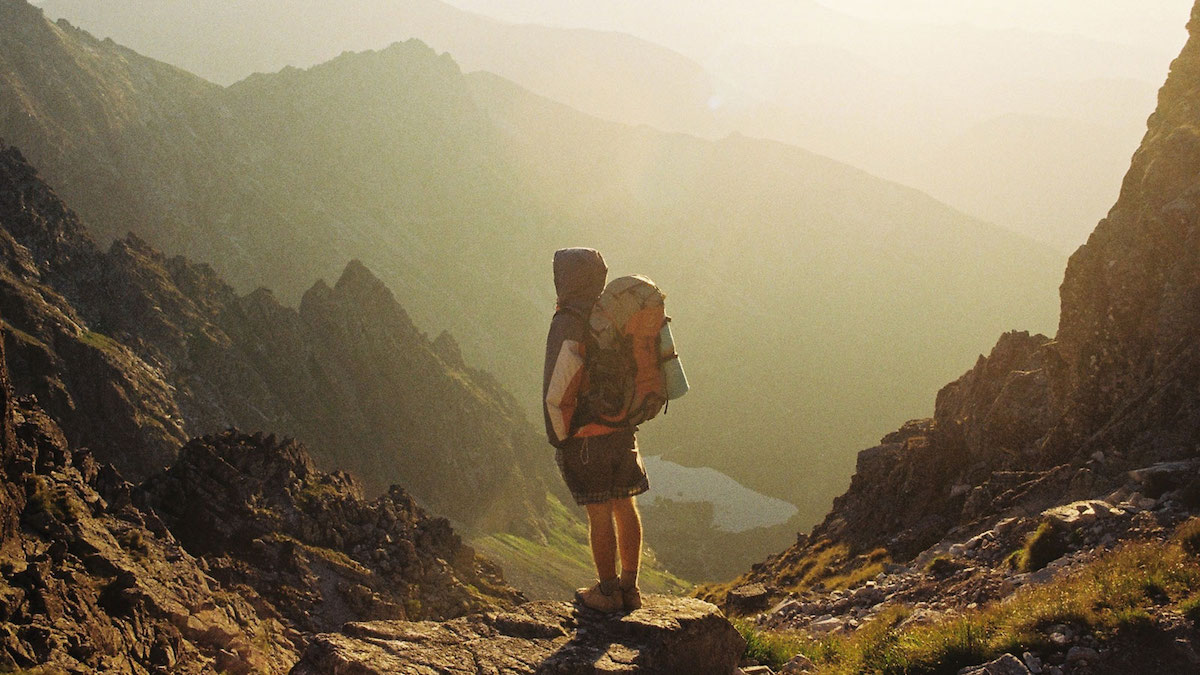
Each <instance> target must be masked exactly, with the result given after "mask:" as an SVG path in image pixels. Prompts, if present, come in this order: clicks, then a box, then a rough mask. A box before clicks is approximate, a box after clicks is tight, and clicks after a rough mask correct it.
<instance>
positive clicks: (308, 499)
mask: <svg viewBox="0 0 1200 675" xmlns="http://www.w3.org/2000/svg"><path fill="white" fill-rule="evenodd" d="M339 494H340V492H339V491H338V489H337V488H336V487H334V486H333V485H332V484H331V483H327V482H325V481H322V480H319V479H318V478H316V477H315V476H309V477H308V478H307V479H306V480H305V481H304V484H303V485H302V486H301V487H300V491H299V492H298V493H297V494H296V500H297V501H299V502H300V503H302V504H317V503H319V502H321V501H322V500H324V499H329V498H333V497H337V496H338V495H339Z"/></svg>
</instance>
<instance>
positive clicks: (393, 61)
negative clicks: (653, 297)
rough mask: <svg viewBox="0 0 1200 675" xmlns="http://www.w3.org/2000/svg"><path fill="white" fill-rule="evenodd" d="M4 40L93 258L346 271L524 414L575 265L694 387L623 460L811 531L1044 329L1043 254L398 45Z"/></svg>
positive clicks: (23, 119)
mask: <svg viewBox="0 0 1200 675" xmlns="http://www.w3.org/2000/svg"><path fill="white" fill-rule="evenodd" d="M0 19H3V20H2V21H0V41H2V42H0V45H2V46H3V49H0V83H2V84H0V86H3V87H4V88H5V89H6V90H9V91H14V92H20V95H19V96H14V97H5V98H4V99H3V100H0V134H2V135H3V136H4V137H5V138H6V139H7V140H8V141H9V142H11V143H14V144H16V145H17V146H18V147H20V148H21V149H22V150H23V151H24V152H26V153H27V154H28V156H29V157H30V158H31V160H32V161H33V162H34V164H35V165H37V166H39V167H40V168H41V170H42V171H43V173H44V175H45V176H46V178H47V180H48V181H49V182H50V183H51V184H52V185H53V186H54V187H55V189H56V190H58V191H59V192H60V193H61V194H62V195H63V196H64V197H65V198H66V200H67V201H68V203H70V204H72V205H74V206H75V208H77V209H78V210H79V212H80V214H81V216H82V217H83V219H84V220H85V221H86V222H87V223H88V225H89V227H90V228H91V229H92V231H93V232H94V233H95V235H96V237H97V238H98V239H99V240H100V241H102V242H108V241H111V240H114V239H118V238H120V239H123V238H124V234H125V232H127V231H129V230H132V231H133V232H134V233H135V234H137V235H138V237H140V238H141V239H143V240H145V241H146V242H147V243H148V244H149V245H151V246H153V247H154V248H156V249H159V250H163V251H167V252H170V253H173V254H174V253H181V254H185V255H187V256H188V257H190V258H193V259H195V260H202V261H205V262H207V263H209V264H211V265H212V267H213V269H214V270H215V271H216V272H217V273H219V274H220V275H221V276H222V277H223V278H224V279H227V280H228V281H229V282H230V283H231V284H232V285H233V288H234V289H236V290H237V292H239V293H250V292H251V291H253V289H254V288H256V287H258V286H269V287H271V288H274V289H276V292H277V293H278V294H279V298H280V300H281V302H282V303H283V304H286V303H289V302H294V301H296V300H298V299H299V298H300V297H301V296H302V295H304V293H305V291H306V290H307V289H309V288H310V286H311V284H312V279H314V278H322V277H323V278H336V277H337V276H339V273H340V270H341V268H342V267H343V266H344V265H345V261H346V260H348V259H355V258H357V259H360V260H361V261H362V262H363V263H364V265H365V266H366V267H368V268H370V269H371V270H373V271H374V272H375V273H376V274H378V276H379V278H380V280H382V282H383V283H384V284H385V285H386V286H388V287H390V288H391V289H393V290H394V292H395V293H396V297H397V300H399V302H400V303H401V304H402V305H403V306H404V307H405V309H406V310H407V311H408V312H409V313H411V315H412V319H413V323H414V324H415V325H416V326H423V327H427V329H431V330H435V331H440V330H442V329H448V330H449V331H450V332H452V333H453V334H454V335H455V336H456V338H457V340H458V342H459V343H460V344H461V347H462V352H463V354H464V358H465V360H466V361H467V362H470V363H474V364H479V365H480V366H481V367H483V368H486V369H487V370H490V371H492V372H495V373H496V374H497V376H498V378H499V380H500V382H502V383H504V384H505V385H506V386H507V387H508V388H509V389H510V390H512V391H514V392H515V393H516V394H517V395H518V399H519V400H520V401H521V403H522V406H528V407H527V410H528V409H533V410H536V405H537V400H538V396H537V393H536V392H537V377H538V373H537V372H536V366H535V365H533V364H538V363H540V362H541V359H540V351H541V349H542V344H541V343H542V339H543V336H544V331H545V325H546V322H547V320H548V317H549V313H550V311H551V310H552V307H553V291H552V285H551V283H550V278H549V277H550V274H549V260H550V254H551V253H552V251H553V250H554V248H556V247H558V246H562V245H578V244H581V243H582V244H590V245H594V246H597V247H599V248H601V249H603V250H604V252H605V254H606V256H608V258H609V260H610V262H611V264H612V265H613V272H614V273H617V274H619V273H624V272H632V271H639V272H643V273H646V274H650V275H651V276H653V277H654V278H655V279H656V280H657V281H659V282H660V283H661V284H662V285H663V287H664V288H665V289H667V291H668V293H669V294H670V311H671V312H672V314H674V316H675V318H676V320H677V324H676V325H677V326H678V332H679V335H678V337H679V341H680V345H681V348H682V349H683V350H684V352H685V353H686V357H685V358H686V359H687V363H688V368H689V372H690V374H691V375H692V377H693V379H694V381H695V383H696V385H697V386H696V391H695V392H694V393H693V394H692V395H690V396H689V397H688V399H687V400H686V401H685V402H684V403H682V404H681V405H679V406H673V407H672V410H671V412H670V414H669V415H667V416H666V418H665V420H664V421H661V422H660V421H655V422H654V423H653V424H652V425H648V426H647V427H646V428H645V430H644V443H645V445H646V446H647V447H648V448H653V451H654V452H656V453H657V452H660V451H661V452H663V453H664V454H665V455H666V456H667V458H669V459H672V460H674V461H678V462H682V463H685V464H690V465H705V466H712V467H714V468H716V469H718V470H720V471H722V472H724V473H726V474H728V475H730V476H732V477H734V478H736V479H737V480H739V481H740V482H741V483H743V484H745V485H747V486H748V487H751V488H753V489H755V490H758V491H760V492H764V493H766V494H769V495H771V496H775V497H779V498H782V499H785V500H787V501H789V502H791V503H794V504H796V505H797V506H798V507H800V509H801V512H802V514H803V515H804V517H805V518H807V519H809V520H810V521H811V520H815V519H816V518H818V517H819V514H821V513H823V512H824V510H825V508H826V506H827V504H828V501H829V499H831V498H832V496H833V495H834V494H836V493H837V492H838V490H840V487H841V485H843V484H844V480H845V479H844V477H845V476H846V475H848V473H849V471H850V463H851V457H850V454H849V453H848V452H845V451H843V450H842V448H849V447H852V446H853V445H854V444H856V443H865V442H866V439H869V438H871V437H873V436H876V435H877V434H878V433H881V432H882V430H883V429H886V428H887V427H888V426H889V425H890V424H894V423H895V422H894V421H895V420H897V419H903V418H906V417H911V416H913V415H914V414H919V413H920V412H921V411H922V410H923V409H924V406H925V402H924V401H923V396H922V395H921V392H923V391H925V390H927V389H928V388H929V387H931V386H933V385H934V383H936V382H938V381H941V380H944V379H946V378H948V377H949V376H950V374H951V373H953V372H954V371H956V370H957V369H958V368H960V367H961V364H963V363H966V362H969V361H970V360H972V359H973V358H974V357H975V355H976V354H977V352H978V349H979V345H982V344H984V340H986V339H987V338H988V336H990V335H994V334H995V333H996V332H997V331H1001V330H1005V329H1008V328H1010V327H1012V326H1031V327H1034V328H1043V329H1046V330H1049V329H1050V328H1052V327H1053V325H1054V319H1053V316H1054V302H1053V289H1054V287H1055V286H1056V279H1055V274H1054V270H1055V268H1056V267H1058V265H1059V264H1060V258H1059V256H1058V255H1057V254H1055V253H1054V252H1052V251H1050V250H1049V249H1047V248H1044V247H1042V246H1039V245H1036V244H1034V243H1033V242H1031V241H1029V240H1027V239H1025V238H1022V237H1019V236H1014V235H1012V234H1010V233H1008V232H1007V231H1004V230H1002V229H1000V228H996V227H992V226H990V225H987V224H984V223H981V222H979V221H975V220H973V219H971V218H969V217H966V216H964V215H962V214H961V213H959V212H956V211H954V210H952V209H949V208H947V207H945V206H944V205H942V204H940V203H938V202H936V201H934V200H933V199H931V198H929V197H927V196H925V195H923V194H921V193H919V192H917V191H915V190H911V189H908V188H904V187H901V186H898V185H895V184H892V183H888V182H886V181H882V180H879V179H876V178H873V177H871V176H869V175H868V174H865V173H863V172H861V171H859V170H856V169H853V168H851V167H848V166H845V165H842V164H839V163H837V162H834V161H832V160H829V159H826V158H824V157H820V156H817V155H814V154H811V153H807V152H804V151H802V150H798V149H796V148H792V147H789V146H786V145H783V144H780V143H773V142H767V141H757V140H751V139H747V138H743V137H730V138H727V139H725V140H722V141H718V142H713V141H705V140H700V139H697V138H693V137H688V136H683V135H675V134H665V133H662V132H659V131H655V130H653V129H649V128H645V127H643V128H630V127H628V126H625V125H621V124H618V123H610V122H604V121H601V120H598V119H595V118H592V117H589V116H587V115H584V114H582V113H579V112H576V111H574V110H572V109H570V108H568V107H566V106H563V105H561V104H557V103H554V102H552V101H550V100H547V99H543V98H539V97H537V96H534V95H531V94H530V93H529V92H527V91H525V90H523V89H521V88H520V87H518V86H516V85H513V84H512V83H510V82H507V81H505V80H503V79H501V78H498V77H495V76H492V75H487V74H482V73H480V74H475V75H471V76H463V75H462V74H461V72H460V71H459V69H458V67H457V66H456V64H455V63H454V62H453V61H452V60H451V58H450V57H448V56H439V55H437V54H436V53H434V52H433V51H432V50H430V49H429V48H428V47H426V46H424V45H422V44H419V43H416V42H410V43H405V44H398V45H395V46H393V47H390V48H388V49H386V50H383V51H380V52H369V53H362V54H347V55H344V56H341V57H339V58H337V59H335V60H333V61H331V62H329V63H326V64H322V65H320V66H316V67H314V68H312V69H309V70H297V69H285V70H284V71H282V72H280V73H278V74H274V75H259V76H255V77H251V78H248V79H246V80H244V81H242V82H240V83H238V84H236V85H234V86H232V87H228V88H221V87H218V86H216V85H212V84H209V83H207V82H204V81H202V80H200V79H199V78H196V77H194V76H191V75H189V74H187V73H185V72H183V71H180V70H178V69H175V68H172V67H169V66H166V65H163V64H161V63H158V62H155V61H152V60H149V59H146V58H143V57H140V56H138V55H137V54H135V53H133V52H131V51H129V50H128V49H125V48H123V47H120V46H119V45H116V44H114V43H111V42H104V41H98V40H96V39H94V38H92V37H91V36H89V35H87V34H86V33H84V32H82V31H79V30H77V29H74V28H71V27H70V26H68V25H65V24H60V25H56V24H51V23H49V22H48V21H46V20H45V19H44V18H43V17H42V16H41V14H40V12H39V11H38V10H37V9H35V8H33V7H31V6H29V5H27V4H24V3H21V2H17V1H16V0H5V2H4V3H3V4H2V5H0ZM356 276H357V275H353V274H352V275H351V277H356ZM333 290H334V291H335V294H336V291H337V289H333ZM314 293H315V295H314ZM309 295H310V297H309V299H308V301H306V302H305V303H302V311H301V314H303V313H304V311H303V307H304V306H305V305H307V304H309V302H311V301H312V300H315V299H316V297H318V296H320V297H324V296H325V295H326V290H324V289H322V288H318V289H316V290H315V291H313V293H310V294H309ZM250 297H251V298H257V297H260V296H259V295H251V296H250ZM330 316H331V317H332V316H334V315H330ZM364 318H365V317H364ZM323 330H328V331H330V332H329V333H328V334H329V335H333V334H334V333H333V332H332V330H333V329H332V328H331V327H328V326H327V327H325V328H323ZM424 344H427V345H429V344H430V343H424ZM422 349H423V350H424V349H430V350H432V349H434V348H433V347H432V346H431V345H430V346H427V347H422ZM438 358H439V360H442V362H443V363H445V360H444V358H442V357H438ZM470 388H471V387H468V389H470ZM381 414H383V413H381ZM506 414H507V413H506ZM389 424H390V422H387V421H386V420H384V419H382V418H380V419H378V424H376V422H374V421H373V422H370V424H368V425H367V427H364V428H372V429H375V430H376V431H378V432H379V433H383V431H382V430H384V429H387V428H389V427H388V425H389ZM428 431H429V433H431V434H434V433H437V430H435V429H429V430H428ZM463 433H468V431H463ZM854 439H863V440H860V441H857V442H856V441H855V440H854ZM450 442H451V441H448V440H445V439H443V440H441V441H438V443H437V444H435V445H434V446H433V447H438V446H440V444H441V443H450ZM481 442H483V441H481ZM471 443H472V445H474V443H475V441H471ZM522 443H523V442H522ZM314 445H315V446H318V448H319V444H317V443H314ZM486 445H487V443H486V442H484V446H486ZM503 445H504V446H505V447H509V443H508V442H507V441H505V442H504V443H503ZM484 446H480V447H484ZM512 447H514V448H517V447H522V446H520V445H519V444H514V445H513V446H512ZM514 451H515V450H514ZM522 452H523V451H522ZM435 454H436V453H435ZM439 461H440V459H439ZM446 461H457V460H451V459H450V458H446ZM503 463H504V462H501V464H503ZM781 466H786V467H796V468H795V470H791V469H789V470H787V471H781V470H779V467H781ZM502 482H503V481H502ZM413 489H414V492H416V493H417V494H418V495H420V494H421V493H420V492H418V491H417V486H416V485H415V484H414V486H413ZM458 508H467V507H465V506H461V505H460V506H459V507H458ZM470 508H474V507H470Z"/></svg>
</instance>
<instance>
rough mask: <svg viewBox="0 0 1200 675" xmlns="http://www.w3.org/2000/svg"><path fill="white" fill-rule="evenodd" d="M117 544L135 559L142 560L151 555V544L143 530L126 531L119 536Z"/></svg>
mask: <svg viewBox="0 0 1200 675" xmlns="http://www.w3.org/2000/svg"><path fill="white" fill-rule="evenodd" d="M117 543H119V544H120V545H121V548H123V549H125V550H126V551H128V552H129V553H130V555H132V556H133V557H134V558H135V559H138V560H142V559H144V558H145V557H146V556H148V555H150V544H149V542H147V541H146V536H145V535H144V534H142V531H141V530H133V529H130V530H126V531H124V532H122V533H121V534H119V535H117Z"/></svg>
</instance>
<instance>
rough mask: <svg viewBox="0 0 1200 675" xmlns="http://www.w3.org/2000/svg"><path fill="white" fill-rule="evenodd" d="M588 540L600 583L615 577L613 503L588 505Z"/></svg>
mask: <svg viewBox="0 0 1200 675" xmlns="http://www.w3.org/2000/svg"><path fill="white" fill-rule="evenodd" d="M586 508H587V516H588V538H589V539H590V540H591V543H592V560H593V561H594V562H595V563H596V576H597V577H599V579H600V581H607V580H609V579H615V578H616V577H617V533H616V531H615V530H614V529H613V502H611V501H610V502H605V503H603V504H588V505H587V507H586Z"/></svg>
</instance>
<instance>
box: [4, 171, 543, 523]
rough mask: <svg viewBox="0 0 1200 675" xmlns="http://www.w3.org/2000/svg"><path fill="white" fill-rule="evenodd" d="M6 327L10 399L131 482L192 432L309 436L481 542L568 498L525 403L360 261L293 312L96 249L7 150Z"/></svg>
mask: <svg viewBox="0 0 1200 675" xmlns="http://www.w3.org/2000/svg"><path fill="white" fill-rule="evenodd" d="M0 316H3V317H4V321H5V323H6V325H7V326H8V327H10V329H11V330H8V331H5V336H6V341H7V344H8V347H9V354H10V363H11V367H12V373H13V381H14V386H15V388H16V390H17V391H18V392H19V393H21V394H34V395H36V396H37V398H38V400H39V402H41V404H42V405H43V406H45V407H46V409H47V411H48V412H50V414H51V415H52V416H53V417H54V418H55V419H56V420H59V421H60V423H61V424H62V426H63V430H64V431H65V432H66V434H67V437H68V438H69V439H70V440H71V442H72V443H75V444H78V445H86V446H87V447H90V448H92V449H93V450H94V451H95V453H96V456H97V458H98V459H100V460H101V461H105V462H111V463H113V464H115V465H116V466H117V467H118V468H119V469H120V470H121V471H122V472H123V473H124V474H125V475H128V476H130V477H131V478H134V479H137V480H140V479H142V478H145V477H147V476H149V475H151V474H153V473H155V472H157V471H158V470H159V469H161V467H163V466H165V465H167V464H169V463H170V462H171V460H172V458H173V457H174V453H175V452H176V450H177V449H178V448H179V447H180V446H181V445H182V444H183V443H184V442H185V441H186V440H187V439H188V438H189V437H192V436H196V435H203V434H208V433H213V432H216V431H219V430H222V429H225V428H227V427H230V426H238V427H241V428H250V429H270V430H273V431H277V432H280V433H287V434H291V435H294V436H297V437H299V438H303V439H305V441H306V443H307V444H308V446H309V447H310V448H312V451H313V454H314V455H315V456H316V457H317V458H318V459H319V460H320V461H321V462H322V463H325V464H330V465H334V466H338V467H339V468H344V469H348V470H350V471H353V472H354V473H355V474H357V475H359V476H362V477H363V478H364V479H365V481H366V483H365V487H366V488H367V490H368V491H370V492H372V493H378V492H381V491H383V490H386V488H387V486H388V485H390V484H392V483H402V484H404V485H405V486H406V487H408V488H409V489H410V490H411V491H412V493H413V495H414V496H415V497H416V498H417V499H418V500H420V501H421V502H422V503H423V505H425V506H428V507H430V508H431V509H433V510H434V511H436V512H437V513H440V514H443V515H446V516H448V517H451V518H453V519H454V520H455V521H456V522H458V523H461V524H464V525H466V526H468V527H472V528H478V529H479V530H482V531H485V532H495V531H512V530H518V531H522V532H536V531H537V529H538V519H539V514H540V512H541V509H542V508H543V506H544V504H545V499H544V495H545V493H546V491H547V490H549V489H559V490H561V487H560V484H561V481H559V480H558V479H557V477H556V476H553V475H551V474H552V472H553V463H552V462H550V461H549V460H548V459H547V455H546V454H545V452H544V449H543V447H542V446H543V442H542V440H541V438H540V436H539V435H538V434H537V433H535V431H534V429H533V428H532V427H531V426H530V425H529V424H528V423H527V422H526V420H525V419H524V416H523V414H522V412H521V411H520V409H519V407H518V405H517V404H516V402H515V401H514V400H513V398H512V397H511V396H509V395H508V394H507V393H506V392H505V391H504V390H503V389H502V388H501V387H500V386H499V385H498V384H497V383H496V382H495V380H493V379H492V378H491V377H490V376H489V375H487V374H486V373H482V372H480V371H477V370H474V369H472V368H470V367H469V366H467V365H466V364H465V363H463V361H462V358H461V355H459V354H458V351H457V348H456V346H455V344H454V340H453V338H452V337H450V336H449V335H446V336H444V337H442V338H441V339H440V340H439V341H438V342H436V343H435V342H434V341H431V340H429V339H428V338H426V337H425V336H424V335H423V334H421V333H420V331H418V330H417V329H416V327H415V326H414V325H413V323H412V321H411V320H410V319H409V317H408V315H407V314H406V313H405V311H404V310H403V308H401V307H400V305H399V304H398V303H397V302H396V300H395V298H394V297H393V296H392V294H391V292H390V291H389V290H388V289H387V288H386V287H385V286H384V285H383V284H382V283H381V282H380V281H379V280H378V279H377V278H376V277H375V276H374V275H372V274H371V272H370V271H369V270H367V269H366V268H365V267H364V266H363V265H362V264H361V263H358V262H351V263H350V264H349V265H348V266H347V267H346V269H345V272H344V273H343V274H342V275H341V278H340V279H339V280H338V281H337V283H336V284H335V285H334V286H332V287H330V286H328V285H327V284H325V283H324V282H318V283H317V284H316V285H314V286H313V288H312V289H311V290H310V291H309V292H308V293H306V294H305V296H304V300H303V302H302V303H301V306H300V308H299V310H298V311H297V310H295V309H291V308H288V307H284V306H283V305H281V304H279V303H278V302H277V301H276V300H275V299H274V297H273V296H272V295H271V293H270V292H269V291H266V290H258V291H255V292H254V293H251V294H249V295H246V296H239V295H237V294H236V293H234V291H233V290H232V289H231V288H230V287H229V286H228V285H226V284H225V283H224V282H223V281H222V280H221V279H220V278H219V277H218V276H217V275H216V274H215V273H214V272H213V271H212V269H211V268H209V267H207V266H205V265H196V264H193V263H190V262H188V261H187V260H185V259H183V258H166V257H165V256H163V255H161V254H160V253H158V252H157V251H155V250H154V249H152V248H151V247H150V246H149V245H147V244H146V243H145V242H143V241H141V240H139V239H137V238H136V237H132V236H130V237H127V238H125V239H120V240H118V241H116V242H114V243H113V245H112V246H111V247H110V249H109V250H108V251H107V252H105V251H101V250H100V249H99V248H98V247H97V246H96V244H95V242H94V241H93V240H92V239H91V238H90V237H89V236H88V234H87V232H86V231H85V230H84V228H83V226H82V225H81V224H80V222H79V220H78V219H77V218H76V217H75V215H74V214H73V213H71V212H70V211H69V210H67V209H66V207H64V206H63V204H62V203H61V201H59V199H58V198H57V196H56V195H55V194H54V193H53V192H52V191H51V190H50V189H49V188H47V187H46V185H45V184H44V183H42V181H41V180H40V178H39V177H38V175H37V173H36V172H35V171H34V170H33V169H32V168H31V167H30V166H29V165H28V164H27V163H26V162H25V161H24V159H23V158H22V157H21V155H20V154H19V153H18V152H17V151H16V150H13V149H6V150H4V151H3V152H2V153H0Z"/></svg>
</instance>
